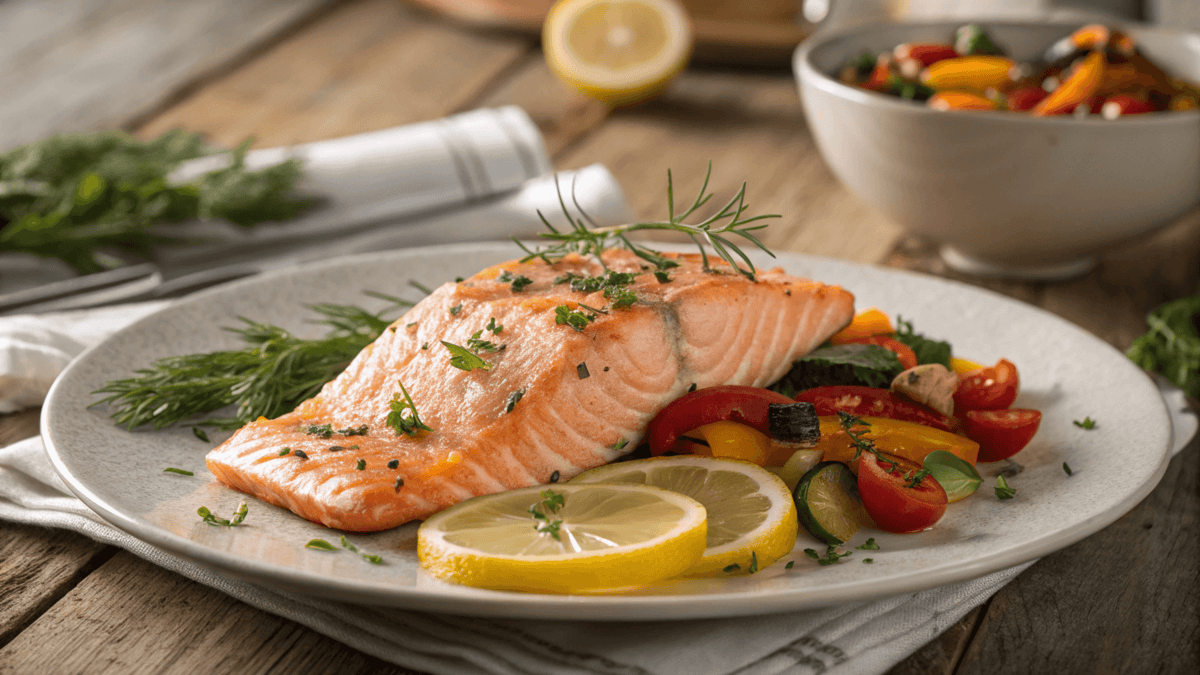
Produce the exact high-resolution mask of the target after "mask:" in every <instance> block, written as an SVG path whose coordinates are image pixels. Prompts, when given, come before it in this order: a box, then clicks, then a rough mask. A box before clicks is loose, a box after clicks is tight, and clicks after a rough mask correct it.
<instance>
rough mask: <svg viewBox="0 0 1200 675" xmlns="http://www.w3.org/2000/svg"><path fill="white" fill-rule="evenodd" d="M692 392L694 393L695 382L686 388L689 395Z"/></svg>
mask: <svg viewBox="0 0 1200 675" xmlns="http://www.w3.org/2000/svg"><path fill="white" fill-rule="evenodd" d="M693 391H696V383H695V382H693V383H692V386H690V387H688V393H689V394H690V393H692V392H693Z"/></svg>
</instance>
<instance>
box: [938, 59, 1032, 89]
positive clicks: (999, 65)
mask: <svg viewBox="0 0 1200 675" xmlns="http://www.w3.org/2000/svg"><path fill="white" fill-rule="evenodd" d="M1016 65H1017V64H1016V63H1014V62H1013V61H1011V60H1010V59H1006V58H1004V57H1002V56H960V57H958V58H956V59H945V60H942V61H938V62H937V63H933V64H930V65H929V67H927V68H926V69H925V70H922V71H921V77H920V80H921V84H923V85H925V86H928V87H933V88H934V89H938V90H942V89H968V90H971V91H979V92H983V91H987V90H988V89H1001V90H1003V89H1006V88H1008V87H1011V86H1012V85H1013V81H1012V78H1011V77H1010V76H1009V71H1011V70H1012V69H1013V68H1014V67H1015V66H1016Z"/></svg>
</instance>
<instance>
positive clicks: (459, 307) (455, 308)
mask: <svg viewBox="0 0 1200 675" xmlns="http://www.w3.org/2000/svg"><path fill="white" fill-rule="evenodd" d="M461 311H462V305H455V306H453V307H451V308H450V316H458V314H459V312H461Z"/></svg>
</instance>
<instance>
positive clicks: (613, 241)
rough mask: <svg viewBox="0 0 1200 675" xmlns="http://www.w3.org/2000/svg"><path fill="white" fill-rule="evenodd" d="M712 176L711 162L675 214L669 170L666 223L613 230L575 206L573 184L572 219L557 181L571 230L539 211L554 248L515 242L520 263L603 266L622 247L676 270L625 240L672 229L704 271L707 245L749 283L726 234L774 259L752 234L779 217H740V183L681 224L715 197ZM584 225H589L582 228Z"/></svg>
mask: <svg viewBox="0 0 1200 675" xmlns="http://www.w3.org/2000/svg"><path fill="white" fill-rule="evenodd" d="M711 176H712V163H711V162H709V165H708V171H707V172H706V173H705V175H704V184H703V185H701V187H700V191H699V193H697V195H696V199H695V200H694V201H693V202H692V204H691V206H689V207H688V208H686V209H685V210H684V211H683V212H681V213H676V212H675V188H674V182H673V180H672V177H671V172H670V171H667V219H666V220H665V221H656V222H644V223H633V224H629V225H618V226H615V227H598V226H596V223H595V221H594V220H593V219H592V217H591V216H589V215H588V214H587V212H586V211H584V210H583V208H582V207H580V205H579V201H578V200H577V199H575V191H574V185H572V190H571V200H572V203H573V204H574V206H575V210H576V211H578V212H579V214H580V216H582V217H581V218H576V217H575V216H573V215H572V214H571V212H570V210H569V209H568V208H567V203H566V201H565V200H564V199H563V196H562V189H561V187H560V186H559V185H558V179H557V177H555V187H556V188H558V201H559V206H560V207H561V208H562V212H563V215H565V216H566V218H567V222H568V223H569V224H570V226H571V227H570V229H569V230H567V231H561V230H559V229H558V228H556V227H554V226H553V225H552V224H550V221H549V220H547V219H546V217H545V216H544V215H543V214H542V213H541V211H539V212H538V216H539V217H540V218H541V219H542V224H544V225H545V226H546V228H547V229H549V230H550V231H549V232H542V233H540V236H541V237H542V238H543V239H548V240H550V241H552V242H555V243H553V244H551V245H549V246H546V247H542V248H538V249H537V250H531V249H529V248H528V247H527V246H525V245H524V244H522V243H521V242H520V241H519V240H517V239H516V238H515V237H514V238H513V241H514V242H516V244H517V246H519V247H520V248H521V249H522V250H524V251H525V253H526V256H525V257H524V258H522V259H521V261H522V262H529V261H530V260H533V259H534V258H541V259H542V260H543V261H545V262H547V263H553V262H556V261H558V260H561V259H562V258H563V257H564V256H566V255H567V254H568V253H578V254H580V255H584V256H594V257H595V258H596V259H598V260H600V263H601V264H604V260H603V258H601V256H600V254H601V253H603V252H604V250H605V249H607V248H611V247H613V246H621V247H623V248H626V249H628V250H629V251H630V252H632V253H633V254H634V255H636V256H638V257H639V258H641V259H643V260H645V261H647V262H649V263H651V264H652V265H654V266H655V268H656V269H657V270H659V271H664V270H667V269H669V268H671V267H678V263H676V262H675V261H674V260H671V259H670V258H668V257H666V256H664V255H663V254H661V253H659V252H658V251H655V250H653V249H650V248H648V247H646V246H642V245H641V244H638V243H635V242H634V241H632V240H631V239H630V238H629V235H630V234H631V233H633V232H639V231H647V230H674V231H676V232H683V233H685V234H687V235H688V236H689V237H691V239H692V241H694V242H695V243H696V245H697V246H698V247H699V248H700V256H701V261H702V262H703V265H704V270H705V271H706V272H709V271H712V267H711V266H710V265H709V257H708V252H707V251H706V249H705V244H707V245H708V246H711V247H712V248H713V250H714V251H715V252H716V254H717V255H718V256H719V257H721V258H722V259H723V260H725V262H727V263H729V264H730V265H731V266H733V267H734V269H736V270H737V271H738V272H740V273H741V274H743V275H745V276H746V277H748V278H750V279H751V280H753V279H754V274H755V268H754V263H753V262H752V261H751V260H750V258H749V256H747V255H746V254H745V253H744V252H743V251H742V250H741V249H740V248H738V246H737V245H736V244H734V243H733V241H731V239H730V235H737V236H740V237H742V238H744V239H745V240H747V241H749V242H750V243H752V244H754V245H755V246H757V247H758V248H760V249H762V250H763V251H764V252H765V253H766V254H767V255H770V256H772V257H774V254H773V253H771V251H770V250H769V249H767V247H765V246H763V244H762V242H760V241H759V240H758V238H757V237H756V236H755V235H754V234H753V232H754V231H755V230H761V229H763V228H765V227H766V226H767V225H766V224H765V223H760V224H754V223H755V222H756V221H760V220H763V219H765V218H778V217H779V216H778V215H777V214H770V215H760V216H751V217H743V216H744V214H745V212H746V209H748V208H749V206H748V205H747V204H746V203H745V200H746V184H745V183H742V187H741V189H740V190H738V191H737V193H736V194H734V196H733V197H732V198H731V199H730V200H729V201H728V202H727V203H726V204H725V205H724V206H722V207H721V208H720V209H719V210H718V211H717V212H716V213H715V214H713V215H712V216H709V217H708V218H706V219H704V220H702V221H700V222H699V223H696V224H694V225H689V224H687V223H685V222H684V221H685V220H686V219H687V218H689V217H691V216H692V215H693V214H694V213H695V212H696V211H697V210H698V209H700V208H701V207H703V206H704V205H705V204H707V203H708V201H709V199H711V198H712V196H713V195H712V194H711V193H709V192H708V182H709V178H710V177H711ZM585 221H586V223H587V224H585ZM588 224H590V225H592V227H588ZM735 256H736V257H735ZM739 259H740V260H741V262H743V263H745V265H746V267H745V268H743V267H742V266H741V265H740V264H739V262H738V260H739Z"/></svg>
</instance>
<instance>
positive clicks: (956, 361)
mask: <svg viewBox="0 0 1200 675" xmlns="http://www.w3.org/2000/svg"><path fill="white" fill-rule="evenodd" d="M982 369H983V364H980V363H975V362H974V361H968V360H966V359H960V358H958V357H957V356H951V357H950V370H953V371H954V372H956V373H958V374H959V375H965V374H967V373H969V372H972V371H975V370H982Z"/></svg>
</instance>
